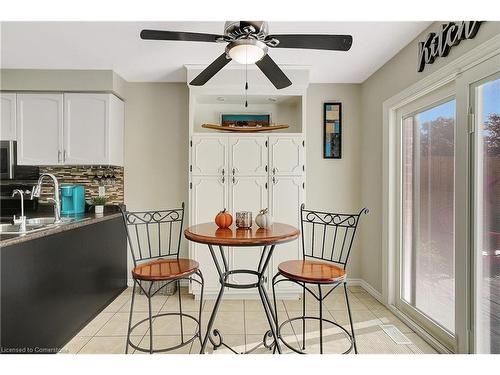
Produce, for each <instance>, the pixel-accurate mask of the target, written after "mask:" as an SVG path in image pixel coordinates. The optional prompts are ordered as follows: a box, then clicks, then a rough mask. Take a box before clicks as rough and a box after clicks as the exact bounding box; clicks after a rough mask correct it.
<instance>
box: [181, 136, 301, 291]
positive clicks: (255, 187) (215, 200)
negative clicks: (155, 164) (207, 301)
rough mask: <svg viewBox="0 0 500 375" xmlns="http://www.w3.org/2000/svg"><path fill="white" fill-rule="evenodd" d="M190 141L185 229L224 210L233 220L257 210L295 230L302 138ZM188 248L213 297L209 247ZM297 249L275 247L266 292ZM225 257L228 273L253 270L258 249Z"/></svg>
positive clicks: (215, 286)
mask: <svg viewBox="0 0 500 375" xmlns="http://www.w3.org/2000/svg"><path fill="white" fill-rule="evenodd" d="M282 138H283V139H282ZM191 141H192V143H191V145H192V146H191V166H190V170H191V174H190V189H191V190H190V192H191V193H190V203H189V204H190V210H191V211H190V212H191V214H190V219H189V225H195V224H201V223H204V222H213V221H214V217H215V215H216V214H217V212H218V211H220V210H221V209H223V208H226V209H228V210H229V212H231V214H233V216H235V213H236V212H237V211H251V212H252V213H253V215H254V217H255V215H257V213H258V212H259V210H260V209H263V208H266V207H268V208H269V209H270V211H271V214H272V215H273V216H274V219H275V221H277V222H282V223H287V224H290V225H293V226H295V227H299V207H300V205H301V203H302V202H303V197H304V188H305V185H304V175H305V173H304V168H303V162H304V159H303V152H304V150H303V144H302V137H301V136H295V135H286V134H284V135H280V136H268V135H257V136H253V135H252V136H248V135H218V136H213V135H199V134H197V135H194V136H193V137H192V139H191ZM271 145H273V146H274V148H273V149H272V151H271ZM271 152H272V153H273V154H272V156H271ZM271 157H272V160H273V162H274V165H275V166H276V168H277V170H278V171H276V173H275V174H273V173H272V171H271V168H270V166H271V165H273V164H271ZM189 246H190V256H191V257H193V258H194V259H195V260H197V261H198V262H199V263H200V265H201V269H202V271H203V274H204V277H205V291H206V294H207V298H213V297H215V296H216V294H217V292H218V291H219V282H218V275H217V272H216V270H215V267H214V264H213V260H212V259H211V256H210V253H209V251H208V248H207V246H206V245H199V244H195V243H192V242H191V243H190V245H189ZM299 249H300V248H299V240H296V241H292V242H290V243H286V244H280V245H277V246H276V251H275V252H274V255H273V260H272V261H271V263H270V265H269V269H268V274H267V275H266V276H267V279H268V282H267V289H268V291H271V287H272V286H271V279H272V276H273V275H274V273H275V272H276V268H277V265H278V263H279V262H281V261H284V260H287V259H297V258H299V254H300V253H299ZM216 250H217V252H218V249H216ZM226 252H227V253H226V256H227V260H228V263H229V265H230V268H231V269H256V268H257V266H258V263H259V259H260V255H261V252H262V248H257V247H256V248H253V247H252V248H247V247H244V248H238V247H234V248H229V249H226ZM231 281H232V282H237V283H251V282H255V277H252V276H249V275H233V276H232V277H231ZM276 291H277V292H278V293H280V294H284V293H287V294H294V293H296V292H297V288H296V287H295V286H293V285H291V286H290V285H286V283H281V284H278V285H277V287H276ZM192 292H193V293H195V294H198V293H199V287H198V286H196V285H194V284H193V285H192ZM226 293H227V294H232V295H241V296H244V295H249V294H253V295H256V293H257V292H256V291H255V290H237V289H228V290H227V292H226Z"/></svg>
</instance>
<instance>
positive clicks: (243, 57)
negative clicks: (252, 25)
mask: <svg viewBox="0 0 500 375" xmlns="http://www.w3.org/2000/svg"><path fill="white" fill-rule="evenodd" d="M226 53H227V54H228V55H229V57H230V58H231V59H233V60H234V61H236V62H237V63H240V64H255V63H256V62H257V61H259V60H260V59H262V58H263V57H264V55H265V54H266V53H267V46H266V45H265V44H264V43H262V42H260V41H258V40H254V39H240V40H237V41H235V42H232V43H229V44H228V46H227V48H226Z"/></svg>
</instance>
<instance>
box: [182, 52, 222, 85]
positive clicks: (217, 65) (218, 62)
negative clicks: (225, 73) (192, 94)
mask: <svg viewBox="0 0 500 375" xmlns="http://www.w3.org/2000/svg"><path fill="white" fill-rule="evenodd" d="M230 61H231V58H228V57H226V53H225V52H224V53H223V54H222V55H220V56H219V57H217V58H216V59H215V61H214V62H213V63H211V64H210V65H209V66H207V67H206V68H205V70H203V71H202V72H201V73H200V74H198V75H197V76H196V77H195V78H194V79H193V80H192V81H191V82H190V83H189V84H190V85H193V86H203V85H204V84H205V83H207V82H208V81H209V80H210V78H212V77H213V76H214V75H216V74H217V73H218V72H219V70H221V69H222V68H224V67H225V66H226V65H227V64H228V63H229V62H230Z"/></svg>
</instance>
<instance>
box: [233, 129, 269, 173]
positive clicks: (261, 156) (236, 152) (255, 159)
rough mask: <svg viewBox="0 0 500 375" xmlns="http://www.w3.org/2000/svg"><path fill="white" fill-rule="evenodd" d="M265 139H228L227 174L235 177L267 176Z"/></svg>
mask: <svg viewBox="0 0 500 375" xmlns="http://www.w3.org/2000/svg"><path fill="white" fill-rule="evenodd" d="M266 141H267V137H230V138H229V140H228V144H229V172H230V173H231V175H235V176H255V175H261V176H264V175H266V174H267V171H266V169H267V147H266Z"/></svg>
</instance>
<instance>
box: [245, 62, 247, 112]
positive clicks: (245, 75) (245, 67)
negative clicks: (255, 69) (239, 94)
mask: <svg viewBox="0 0 500 375" xmlns="http://www.w3.org/2000/svg"><path fill="white" fill-rule="evenodd" d="M245 54H247V52H245ZM247 59H248V57H247ZM245 108H248V62H247V63H246V64H245Z"/></svg>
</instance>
